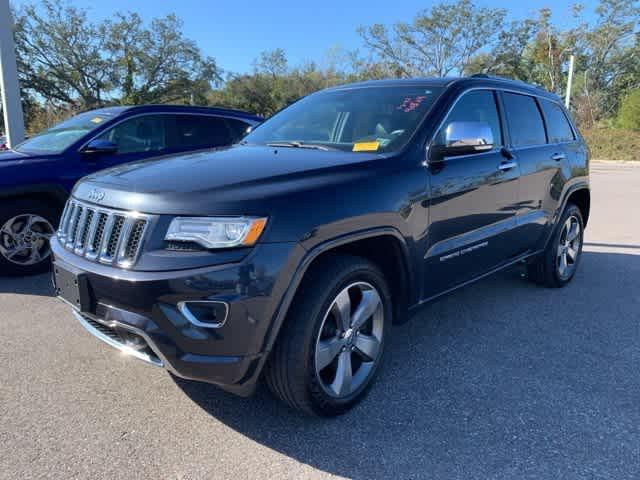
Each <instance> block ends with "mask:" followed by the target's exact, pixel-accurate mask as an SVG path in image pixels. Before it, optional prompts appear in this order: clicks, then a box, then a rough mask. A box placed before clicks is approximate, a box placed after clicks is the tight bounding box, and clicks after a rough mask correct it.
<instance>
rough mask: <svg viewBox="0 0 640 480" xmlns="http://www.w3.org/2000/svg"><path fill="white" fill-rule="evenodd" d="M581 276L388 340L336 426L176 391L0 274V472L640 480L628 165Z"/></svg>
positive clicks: (637, 281)
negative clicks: (376, 370)
mask: <svg viewBox="0 0 640 480" xmlns="http://www.w3.org/2000/svg"><path fill="white" fill-rule="evenodd" d="M592 181H593V211H592V217H591V218H592V219H591V222H590V225H589V228H588V234H587V244H586V247H585V253H584V256H583V259H582V265H581V269H580V271H579V272H578V274H577V276H576V278H575V280H574V282H573V283H572V284H571V285H570V286H569V287H567V288H566V289H564V290H560V291H556V290H547V289H543V288H539V287H535V286H532V285H530V284H528V283H527V282H526V281H524V280H522V278H521V277H520V273H521V272H520V271H519V270H518V269H515V270H512V271H509V272H504V273H501V274H499V275H497V276H495V277H493V278H490V279H487V280H485V281H482V282H480V283H477V284H475V285H473V286H470V287H468V288H466V289H464V290H462V291H460V292H457V293H456V294H454V295H451V296H448V297H446V298H445V299H443V300H441V301H439V302H436V303H434V304H432V305H430V306H429V307H427V308H426V309H425V310H424V311H423V312H421V314H420V315H419V316H417V317H416V318H414V319H413V320H412V321H411V322H409V323H408V324H406V325H404V326H402V327H397V328H395V329H394V331H393V334H394V338H393V341H392V343H391V346H390V355H389V356H388V357H387V364H386V366H385V369H384V370H383V374H382V376H381V378H380V379H379V380H380V381H379V382H378V383H377V384H376V386H375V387H374V389H373V390H372V392H371V394H370V395H369V397H368V398H367V400H366V401H365V402H363V403H362V404H361V405H360V406H359V407H358V408H356V409H355V410H354V411H352V412H351V413H349V414H348V415H346V416H343V417H341V418H339V419H337V420H332V421H326V420H316V419H309V418H306V417H302V416H299V415H297V414H295V413H292V412H291V411H289V410H287V409H286V408H284V407H282V406H281V405H280V404H279V403H278V402H276V401H275V400H273V399H272V398H271V396H270V395H269V393H268V391H267V390H266V388H263V389H261V390H260V392H259V393H258V395H257V396H255V397H253V398H250V399H239V398H235V397H233V396H231V395H228V394H225V393H222V392H221V391H219V390H217V389H216V388H214V387H210V386H207V385H202V384H194V383H186V382H176V381H174V380H172V378H171V377H170V376H169V375H168V374H166V373H165V372H164V371H162V370H160V369H155V368H153V367H150V366H147V365H145V364H143V363H141V362H138V361H135V360H129V359H126V358H123V357H121V356H120V354H118V353H117V352H115V351H114V350H112V349H110V348H109V347H107V346H106V345H102V344H100V343H99V342H98V341H97V340H95V339H94V338H92V337H91V336H89V335H88V334H87V333H86V332H85V331H84V330H83V329H82V327H81V326H80V325H78V324H76V322H75V321H74V320H73V319H72V317H71V315H70V314H69V312H68V311H67V308H66V307H65V306H64V305H62V304H61V303H60V302H58V301H57V300H55V299H54V298H52V297H51V288H50V286H49V279H48V277H47V276H40V277H35V278H29V279H17V280H16V279H0V328H1V330H0V332H1V333H0V388H1V390H0V478H3V479H4V478H16V479H24V478H193V479H200V478H296V479H299V478H325V477H332V476H336V477H352V478H358V479H371V478H401V479H408V478H411V479H418V478H443V479H454V478H463V479H467V478H481V479H489V478H504V479H516V478H517V479H520V478H544V479H552V478H562V479H566V478H589V479H591V478H611V479H616V480H621V479H625V478H629V479H632V478H636V479H637V478H639V477H640V167H634V166H624V165H616V164H597V165H594V168H593V173H592Z"/></svg>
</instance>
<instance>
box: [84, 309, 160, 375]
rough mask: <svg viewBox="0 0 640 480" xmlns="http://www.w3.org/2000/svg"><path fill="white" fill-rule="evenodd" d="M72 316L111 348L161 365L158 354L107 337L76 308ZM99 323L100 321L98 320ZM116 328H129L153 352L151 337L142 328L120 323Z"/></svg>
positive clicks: (157, 365)
mask: <svg viewBox="0 0 640 480" xmlns="http://www.w3.org/2000/svg"><path fill="white" fill-rule="evenodd" d="M72 313H73V316H74V317H76V320H78V322H80V325H82V326H83V327H84V328H85V329H86V330H87V331H88V332H89V333H90V334H91V335H93V336H94V337H96V338H97V339H99V340H102V341H103V342H104V343H106V344H107V345H110V346H112V347H113V348H115V349H117V350H120V351H121V352H122V353H124V354H126V355H131V356H132V357H135V358H138V359H139V360H142V361H143V362H146V363H149V364H151V365H154V366H156V367H163V366H164V364H163V362H162V360H160V358H159V357H160V356H158V357H157V358H155V357H153V356H151V355H149V354H147V353H145V352H142V351H139V350H136V349H135V348H133V347H130V346H129V345H126V344H125V343H122V342H119V341H117V340H115V339H113V338H111V337H109V336H108V335H105V334H104V333H102V332H101V331H100V330H98V329H97V328H95V327H94V326H93V325H91V323H89V322H88V321H87V320H86V319H85V318H84V316H83V315H82V314H81V313H79V312H78V311H76V310H72ZM98 323H101V322H98ZM117 326H118V328H123V329H125V330H129V331H130V332H132V333H134V334H135V335H138V336H140V337H141V338H142V339H143V340H144V341H145V342H146V343H147V346H148V347H149V348H150V349H151V350H152V351H153V352H154V353H155V349H154V348H153V342H152V341H151V339H149V337H148V336H147V334H146V333H145V332H143V331H142V330H139V329H137V328H134V327H131V326H128V325H124V324H121V323H118V324H117ZM105 327H107V328H108V327H109V325H105Z"/></svg>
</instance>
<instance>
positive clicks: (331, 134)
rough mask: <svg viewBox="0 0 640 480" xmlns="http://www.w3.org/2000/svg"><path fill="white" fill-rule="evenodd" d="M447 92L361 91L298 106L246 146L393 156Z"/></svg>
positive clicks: (404, 88) (407, 88)
mask: <svg viewBox="0 0 640 480" xmlns="http://www.w3.org/2000/svg"><path fill="white" fill-rule="evenodd" d="M441 91H442V88H440V87H430V86H391V87H389V86H387V87H385V86H379V87H356V88H351V89H345V90H333V91H325V92H319V93H316V94H313V95H309V96H308V97H305V98H303V99H302V100H300V101H298V102H296V103H294V104H293V105H291V106H290V107H288V108H286V109H284V110H282V111H281V112H280V113H278V114H276V115H274V116H273V117H271V118H270V119H269V120H267V121H266V122H264V123H263V124H262V125H260V126H259V127H258V128H256V130H255V131H253V132H251V133H249V134H248V135H247V136H246V137H244V139H243V142H242V143H247V144H258V145H274V146H285V147H308V148H314V147H315V148H322V147H324V148H322V149H340V150H345V151H353V152H381V153H384V152H390V151H395V150H399V149H400V148H402V147H403V146H404V145H405V144H406V143H407V142H408V141H409V139H410V138H411V136H412V135H413V133H414V132H415V131H416V129H417V128H418V126H419V125H420V121H421V120H422V119H423V118H424V115H425V113H426V112H427V110H428V109H429V107H431V105H432V104H433V102H434V100H435V99H436V98H437V96H438V95H439V94H440V92H441Z"/></svg>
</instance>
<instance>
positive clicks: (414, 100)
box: [396, 95, 427, 113]
mask: <svg viewBox="0 0 640 480" xmlns="http://www.w3.org/2000/svg"><path fill="white" fill-rule="evenodd" d="M425 98H427V97H426V96H425V95H418V96H417V97H405V99H404V100H403V101H402V103H401V104H400V105H399V106H398V107H397V108H396V110H402V111H403V112H405V113H409V112H413V111H414V110H415V109H416V108H418V107H419V106H420V104H421V103H422V101H423V100H424V99H425Z"/></svg>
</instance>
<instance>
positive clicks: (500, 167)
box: [498, 162, 518, 171]
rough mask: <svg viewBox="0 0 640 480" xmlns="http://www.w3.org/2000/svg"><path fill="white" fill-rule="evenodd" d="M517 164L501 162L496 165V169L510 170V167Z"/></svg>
mask: <svg viewBox="0 0 640 480" xmlns="http://www.w3.org/2000/svg"><path fill="white" fill-rule="evenodd" d="M517 166H518V164H517V163H516V162H502V163H501V164H500V165H498V170H502V171H505V170H511V169H512V168H515V167H517Z"/></svg>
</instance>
